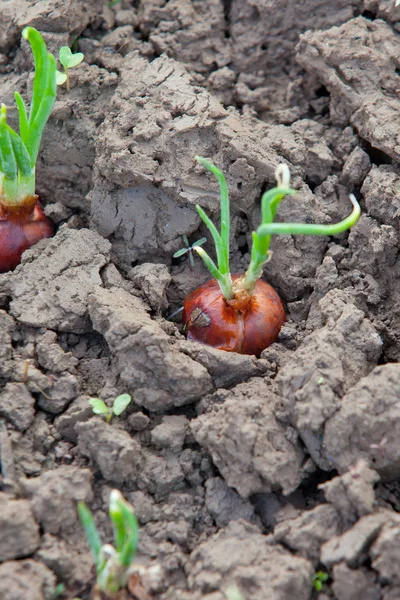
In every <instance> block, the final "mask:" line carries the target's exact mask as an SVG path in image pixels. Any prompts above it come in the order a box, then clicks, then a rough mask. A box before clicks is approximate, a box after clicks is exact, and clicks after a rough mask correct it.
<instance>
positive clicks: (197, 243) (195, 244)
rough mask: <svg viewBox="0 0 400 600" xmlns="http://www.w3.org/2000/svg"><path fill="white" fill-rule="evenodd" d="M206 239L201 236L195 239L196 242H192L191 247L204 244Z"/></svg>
mask: <svg viewBox="0 0 400 600" xmlns="http://www.w3.org/2000/svg"><path fill="white" fill-rule="evenodd" d="M206 241H207V238H206V237H202V238H201V239H200V240H197V241H196V242H193V244H192V248H197V246H202V245H203V244H205V243H206Z"/></svg>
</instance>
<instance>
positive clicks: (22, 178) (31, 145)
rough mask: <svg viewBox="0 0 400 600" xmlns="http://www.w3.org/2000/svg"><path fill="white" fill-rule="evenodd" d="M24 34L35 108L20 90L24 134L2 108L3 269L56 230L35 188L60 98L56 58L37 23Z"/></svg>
mask: <svg viewBox="0 0 400 600" xmlns="http://www.w3.org/2000/svg"><path fill="white" fill-rule="evenodd" d="M22 37H23V38H24V39H26V40H27V41H28V42H29V44H30V46H31V49H32V53H33V59H34V63H35V75H34V79H33V89H32V100H31V104H30V107H29V110H28V109H27V107H26V106H25V103H24V100H23V98H22V96H21V95H20V94H19V93H18V92H15V93H14V98H15V103H16V105H17V110H18V122H19V134H18V133H17V132H16V131H14V129H12V128H11V127H10V126H9V125H8V123H7V107H6V106H5V105H4V104H2V105H1V108H0V273H4V272H5V271H9V270H11V269H14V268H15V267H16V266H17V265H18V264H19V262H20V259H21V255H22V253H23V251H24V250H26V249H27V248H30V247H31V246H33V245H34V244H36V242H38V241H39V240H41V239H43V238H47V237H51V236H52V235H53V233H54V232H53V225H52V223H51V221H50V220H49V219H47V217H46V216H45V215H44V212H43V209H42V207H41V205H40V203H39V198H38V196H37V195H36V194H35V167H36V160H37V157H38V152H39V147H40V142H41V139H42V135H43V130H44V128H45V125H46V123H47V121H48V119H49V117H50V113H51V111H52V109H53V106H54V102H55V99H56V88H57V83H56V79H57V75H56V72H57V68H56V60H55V58H54V56H53V55H52V54H51V53H50V52H48V51H47V48H46V44H45V42H44V40H43V38H42V36H41V35H40V33H39V32H38V31H37V30H36V29H34V28H33V27H25V29H24V30H23V31H22ZM73 56H76V55H73Z"/></svg>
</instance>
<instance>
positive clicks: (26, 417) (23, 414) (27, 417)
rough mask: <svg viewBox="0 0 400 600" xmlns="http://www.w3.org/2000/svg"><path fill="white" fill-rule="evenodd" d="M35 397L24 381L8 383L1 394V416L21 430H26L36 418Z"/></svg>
mask: <svg viewBox="0 0 400 600" xmlns="http://www.w3.org/2000/svg"><path fill="white" fill-rule="evenodd" d="M34 407H35V398H34V397H33V396H32V395H31V394H30V393H29V391H28V390H27V388H26V386H25V385H24V384H23V383H7V384H6V385H5V387H4V389H3V391H2V393H1V394H0V417H4V418H5V419H6V420H7V421H9V422H10V423H12V425H14V427H15V428H16V429H18V430H19V431H25V430H26V429H28V427H29V426H30V425H32V423H33V420H34V418H35V408H34Z"/></svg>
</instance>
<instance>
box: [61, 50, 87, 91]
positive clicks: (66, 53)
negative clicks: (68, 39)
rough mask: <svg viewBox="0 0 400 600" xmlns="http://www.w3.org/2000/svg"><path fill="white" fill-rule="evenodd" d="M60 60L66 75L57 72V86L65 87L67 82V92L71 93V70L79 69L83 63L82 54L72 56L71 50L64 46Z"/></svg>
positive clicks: (77, 53)
mask: <svg viewBox="0 0 400 600" xmlns="http://www.w3.org/2000/svg"><path fill="white" fill-rule="evenodd" d="M58 56H59V59H60V63H61V64H62V66H63V67H64V73H61V71H57V73H56V81H57V85H63V83H65V82H67V86H66V87H67V92H69V89H70V84H69V69H72V67H77V66H78V65H80V64H81V62H82V61H83V58H84V56H83V54H82V52H76V53H75V54H72V52H71V49H70V48H69V47H68V46H62V47H61V48H60V51H59V54H58Z"/></svg>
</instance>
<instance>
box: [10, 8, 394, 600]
mask: <svg viewBox="0 0 400 600" xmlns="http://www.w3.org/2000/svg"><path fill="white" fill-rule="evenodd" d="M26 25H32V26H35V27H36V28H38V29H39V30H40V31H41V32H42V33H43V35H44V37H45V39H46V42H47V43H48V46H49V48H50V49H51V50H52V51H54V52H56V51H57V49H58V47H60V46H61V45H64V44H74V48H76V49H77V50H80V51H82V52H84V53H85V62H84V63H83V64H82V65H81V66H80V67H78V68H76V69H74V70H73V71H72V72H71V90H70V92H69V93H67V92H66V91H65V90H64V89H60V90H59V96H58V100H57V103H56V105H55V109H54V112H53V114H52V117H51V119H50V122H49V124H48V126H47V129H46V131H45V136H44V139H43V143H42V148H41V152H40V158H39V163H38V168H37V188H38V193H39V194H40V196H41V199H42V201H43V204H44V205H45V210H46V214H47V215H48V216H49V217H50V218H51V219H52V220H53V221H54V222H55V224H56V225H57V227H58V231H57V234H56V236H55V237H54V238H53V239H50V240H44V241H42V242H40V243H39V244H38V245H37V246H35V247H34V248H32V249H31V250H28V251H27V252H25V253H24V256H23V260H22V264H21V265H20V266H19V267H17V269H16V270H15V271H14V272H13V273H7V274H4V275H0V458H1V478H0V490H1V491H0V507H1V510H0V531H1V534H0V561H2V563H1V565H0V597H1V598H2V600H27V599H29V600H52V598H53V597H54V590H55V586H56V585H57V584H60V583H62V584H64V586H65V592H64V594H63V595H62V596H60V598H64V599H72V598H74V597H75V596H80V597H81V598H82V599H83V600H87V599H88V598H89V597H90V593H91V589H92V587H93V585H94V572H93V567H92V560H91V557H90V554H89V552H88V548H87V544H86V541H85V539H84V535H83V532H82V528H81V526H80V523H79V521H78V518H77V513H76V503H77V501H79V500H84V501H86V502H87V503H88V505H89V506H90V507H91V509H92V510H93V512H94V514H95V518H96V521H97V522H98V525H99V527H100V529H101V531H102V532H103V535H104V538H105V540H107V541H111V530H110V524H109V521H108V516H107V508H108V498H109V493H110V490H111V489H112V488H114V487H117V488H118V489H120V490H121V491H122V493H123V494H124V495H125V497H126V498H127V499H128V500H129V501H130V502H132V504H133V505H134V508H135V512H136V514H137V517H138V520H139V522H140V544H139V556H138V561H139V562H140V563H142V564H144V565H148V566H151V565H153V566H154V565H156V566H158V568H159V574H158V577H155V578H152V579H151V580H150V579H149V581H148V582H147V583H146V585H147V589H146V590H145V592H143V594H145V595H147V597H150V596H149V595H151V597H152V598H156V599H159V600H167V599H176V600H200V599H207V600H224V599H226V598H233V596H232V595H230V594H231V593H232V589H233V588H234V587H235V586H236V588H238V590H239V591H240V593H241V596H242V598H243V599H244V600H264V599H265V600H267V599H268V600H293V599H294V598H296V599H297V600H310V599H312V598H316V597H317V596H318V597H319V598H320V600H323V599H325V600H326V599H328V598H329V599H336V600H398V599H399V598H400V568H399V567H400V550H399V548H400V516H399V515H398V512H399V511H400V485H399V481H400V441H399V440H400V363H399V360H400V283H399V282H400V279H399V275H400V273H399V271H400V260H399V251H398V242H399V223H400V169H399V165H398V161H399V159H400V151H399V147H400V116H399V115H400V99H399V94H400V76H399V74H400V34H399V33H398V31H400V7H397V8H395V6H394V0H364V1H362V0H350V1H348V0H329V1H328V0H326V1H325V0H305V1H304V2H302V3H301V9H300V8H299V3H298V2H297V1H295V0H287V1H286V2H282V0H121V1H120V2H117V3H116V4H115V5H114V6H113V7H110V6H108V4H107V2H102V1H100V0H97V1H96V0H87V1H86V2H80V1H78V0H68V1H64V2H60V1H59V0H41V1H40V2H35V1H33V0H11V1H9V0H0V90H1V102H4V103H5V104H7V106H8V107H9V110H10V115H11V119H12V120H13V119H14V120H15V116H16V109H15V105H14V104H13V92H14V90H19V91H20V92H21V93H22V94H23V95H24V96H26V95H27V93H28V94H29V89H30V87H29V86H30V83H31V72H32V64H31V55H30V50H29V47H28V46H27V44H26V43H25V42H22V43H21V41H20V40H21V30H22V28H23V27H24V26H26ZM195 155H202V156H206V157H208V158H210V159H211V160H213V162H215V163H216V164H217V165H218V166H219V167H221V168H222V169H223V170H224V172H225V173H226V175H227V179H228V184H229V188H230V192H231V200H232V245H231V247H232V255H231V260H232V266H233V271H234V272H238V271H240V270H243V268H245V266H246V265H247V263H248V259H249V243H250V236H251V231H252V230H253V229H254V228H255V227H256V226H257V224H258V219H259V212H260V209H259V206H260V197H261V195H262V193H263V191H265V189H268V188H270V187H272V186H273V184H274V171H275V167H276V165H277V164H278V163H279V162H282V161H284V162H286V163H287V164H289V166H290V169H291V172H292V184H293V186H294V187H295V188H296V189H297V190H298V194H297V195H296V196H295V197H290V198H287V199H286V200H285V201H284V202H283V203H282V206H281V208H280V211H279V217H280V219H281V220H292V221H307V222H323V223H329V222H333V221H335V220H339V219H341V218H342V217H343V216H345V215H347V214H348V212H349V208H350V204H349V201H348V194H349V193H350V192H353V193H355V194H356V196H357V197H358V198H359V199H360V201H361V205H362V209H363V214H362V217H361V219H360V221H359V223H358V224H357V226H356V227H354V228H353V230H352V231H351V232H350V233H349V234H343V235H341V236H338V237H336V238H301V237H281V238H279V239H274V241H273V251H274V255H273V260H272V261H271V262H270V263H268V265H267V267H266V269H265V279H266V280H268V282H269V283H271V285H273V286H274V287H275V289H276V290H277V291H278V292H279V293H280V295H281V297H282V299H283V300H284V302H285V306H286V309H287V314H288V319H287V322H286V324H285V326H284V327H283V329H282V331H281V334H280V337H279V339H278V341H277V342H276V343H275V344H273V345H272V346H271V347H270V348H268V349H267V350H265V351H264V352H263V353H262V356H261V358H260V359H256V358H255V357H252V356H241V355H237V354H229V353H224V352H222V351H217V350H213V349H210V348H208V347H205V346H200V345H198V344H195V343H191V342H188V341H186V340H185V339H184V337H183V335H182V333H181V330H180V327H179V324H175V323H174V322H172V321H170V320H168V319H167V317H168V315H170V314H171V313H172V312H174V311H175V310H176V309H177V308H179V306H181V304H182V301H183V298H184V297H185V296H186V294H188V293H189V292H191V291H192V290H193V289H195V288H196V287H197V286H198V285H200V284H201V283H204V282H205V281H206V280H207V279H208V274H207V272H206V271H205V268H204V267H203V265H202V264H201V261H200V259H197V260H196V263H195V267H194V269H193V270H191V269H190V268H189V266H188V263H187V262H186V261H185V260H184V259H172V255H173V254H174V252H175V251H176V250H178V249H179V248H180V247H182V245H183V244H182V235H183V234H185V235H187V236H188V237H189V238H190V240H191V241H194V240H196V239H198V238H200V237H201V236H203V235H207V232H206V231H205V229H204V226H203V225H202V224H201V222H200V218H199V216H198V215H197V212H196V210H195V204H196V203H200V204H201V205H202V206H203V207H205V208H206V210H207V211H208V213H209V214H210V215H211V216H213V217H214V218H218V206H219V205H218V195H217V186H216V184H215V181H214V179H213V178H212V177H211V176H209V175H208V174H206V173H205V172H204V169H202V168H201V167H199V166H198V164H197V163H196V161H195V159H194V156H195ZM206 248H208V249H210V244H209V243H208V244H207V246H206ZM121 393H129V394H131V395H132V398H133V402H132V404H131V405H130V406H129V407H128V409H127V411H126V413H124V414H123V415H122V416H121V417H120V418H114V419H113V421H112V422H111V424H107V423H105V422H104V421H103V420H101V418H100V417H95V416H94V415H93V413H92V411H91V408H90V406H89V405H88V399H89V398H90V397H92V396H95V397H101V398H103V399H104V400H105V401H106V402H109V403H111V402H112V400H113V399H114V398H115V397H116V396H117V395H119V394H121ZM318 570H322V571H326V572H327V573H329V580H328V582H327V583H326V584H325V585H324V588H323V591H322V592H321V593H320V594H319V595H318V593H317V592H316V591H315V590H314V589H313V584H312V578H313V574H314V573H315V572H316V571H318ZM229 589H230V590H231V592H229ZM236 591H237V590H236Z"/></svg>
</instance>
